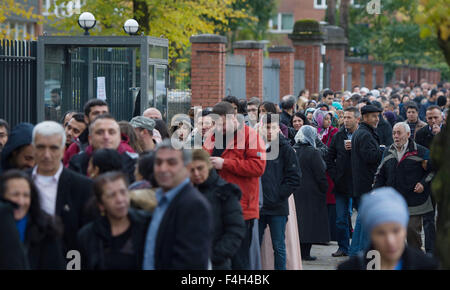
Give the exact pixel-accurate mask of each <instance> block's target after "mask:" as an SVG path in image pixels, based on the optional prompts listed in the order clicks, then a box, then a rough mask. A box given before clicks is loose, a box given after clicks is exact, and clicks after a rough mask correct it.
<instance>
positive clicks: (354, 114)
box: [325, 107, 361, 257]
mask: <svg viewBox="0 0 450 290" xmlns="http://www.w3.org/2000/svg"><path fill="white" fill-rule="evenodd" d="M360 117H361V114H360V112H359V110H358V109H357V108H355V107H349V108H347V109H345V111H344V126H343V127H341V129H340V130H339V132H338V133H336V135H334V136H333V139H332V140H331V144H330V148H329V149H328V154H327V156H326V158H325V161H326V163H327V168H328V174H329V175H330V177H331V179H333V182H334V192H335V197H336V237H337V242H338V245H339V249H338V250H337V251H336V252H335V253H333V254H332V256H333V257H341V256H347V255H348V250H349V247H350V231H349V229H350V224H349V221H350V212H349V207H350V198H351V196H352V192H353V180H352V167H351V166H352V164H351V149H352V142H351V140H352V135H353V133H354V132H355V131H356V130H357V129H358V123H359V119H360Z"/></svg>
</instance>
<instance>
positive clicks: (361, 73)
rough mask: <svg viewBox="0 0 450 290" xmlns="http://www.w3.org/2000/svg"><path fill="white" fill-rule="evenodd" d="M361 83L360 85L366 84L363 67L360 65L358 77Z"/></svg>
mask: <svg viewBox="0 0 450 290" xmlns="http://www.w3.org/2000/svg"><path fill="white" fill-rule="evenodd" d="M359 79H360V81H361V84H360V86H361V87H365V86H366V71H365V69H364V67H363V66H362V67H361V69H360V77H359Z"/></svg>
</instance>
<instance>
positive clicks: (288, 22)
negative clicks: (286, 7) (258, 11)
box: [281, 14, 294, 30]
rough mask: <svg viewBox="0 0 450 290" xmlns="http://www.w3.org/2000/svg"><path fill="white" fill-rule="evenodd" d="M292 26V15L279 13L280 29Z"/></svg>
mask: <svg viewBox="0 0 450 290" xmlns="http://www.w3.org/2000/svg"><path fill="white" fill-rule="evenodd" d="M292 28H294V15H292V14H281V30H292Z"/></svg>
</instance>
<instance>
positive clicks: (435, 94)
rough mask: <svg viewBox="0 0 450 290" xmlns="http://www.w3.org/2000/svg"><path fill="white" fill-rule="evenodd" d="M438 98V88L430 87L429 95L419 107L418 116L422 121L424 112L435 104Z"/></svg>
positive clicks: (424, 118) (424, 117) (424, 116)
mask: <svg viewBox="0 0 450 290" xmlns="http://www.w3.org/2000/svg"><path fill="white" fill-rule="evenodd" d="M437 98H438V90H436V89H432V90H431V91H430V95H429V96H428V100H427V102H426V103H425V104H423V105H422V106H421V107H420V112H419V118H420V119H421V120H423V121H425V120H426V112H427V109H428V107H430V106H435V105H437Z"/></svg>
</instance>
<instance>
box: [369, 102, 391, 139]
mask: <svg viewBox="0 0 450 290" xmlns="http://www.w3.org/2000/svg"><path fill="white" fill-rule="evenodd" d="M372 105H374V106H376V107H378V108H379V109H380V110H381V111H383V107H382V106H381V104H380V102H378V101H373V102H372ZM381 111H380V112H381ZM378 119H379V121H378V125H377V127H376V129H375V132H376V133H377V135H378V138H379V143H380V145H384V146H391V144H392V142H394V140H392V126H391V124H389V122H388V121H386V120H385V119H384V118H383V115H382V114H381V113H380V114H379V116H378Z"/></svg>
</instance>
